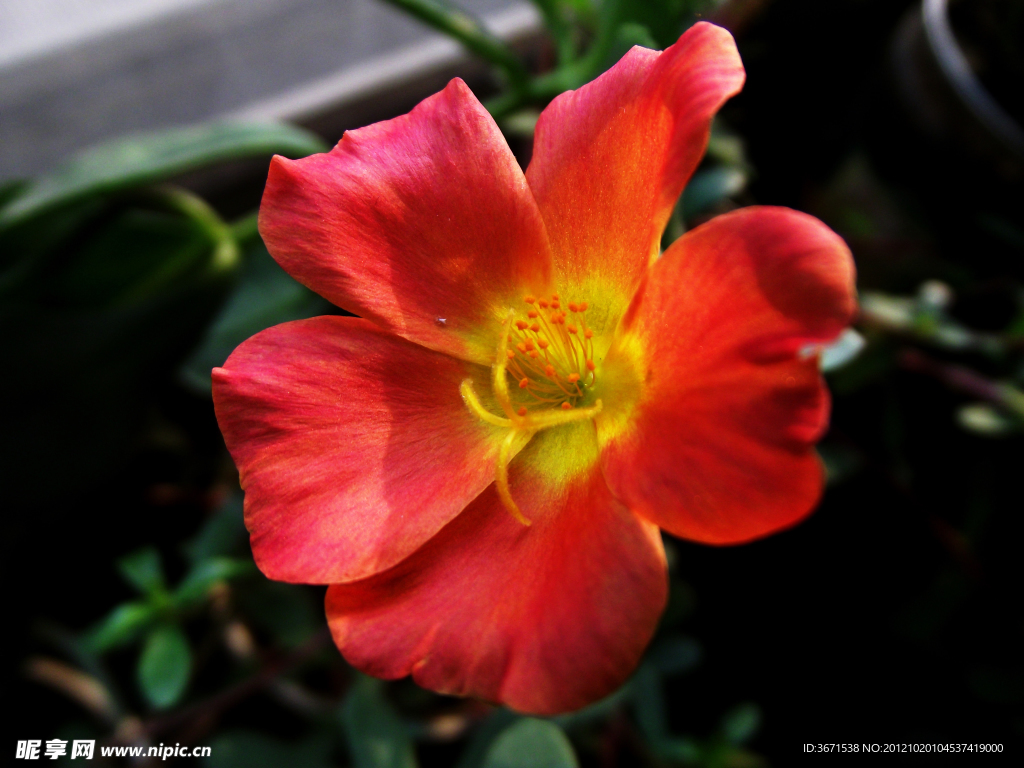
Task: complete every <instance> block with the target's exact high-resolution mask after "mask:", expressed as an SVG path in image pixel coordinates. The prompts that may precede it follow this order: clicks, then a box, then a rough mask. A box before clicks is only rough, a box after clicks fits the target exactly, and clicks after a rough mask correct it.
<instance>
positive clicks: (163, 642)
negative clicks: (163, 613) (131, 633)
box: [136, 624, 192, 709]
mask: <svg viewBox="0 0 1024 768" xmlns="http://www.w3.org/2000/svg"><path fill="white" fill-rule="evenodd" d="M191 669H192V651H191V649H190V648H189V645H188V638H186V637H185V633H184V632H182V630H181V627H179V626H178V625H177V624H165V625H163V626H160V627H157V628H156V629H154V630H153V631H152V632H150V633H149V637H148V638H146V645H145V646H144V647H143V649H142V655H141V656H139V666H138V669H137V670H136V672H137V675H136V677H137V680H138V684H139V690H141V691H142V694H143V696H145V698H146V701H148V702H149V703H150V705H152V706H154V707H157V708H159V709H163V708H165V707H169V706H171V705H173V704H175V703H176V702H177V701H178V700H179V699H180V698H181V696H182V694H183V693H185V686H186V685H187V684H188V678H189V674H190V672H191Z"/></svg>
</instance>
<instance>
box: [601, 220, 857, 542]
mask: <svg viewBox="0 0 1024 768" xmlns="http://www.w3.org/2000/svg"><path fill="white" fill-rule="evenodd" d="M855 310H856V303H855V298H854V268H853V261H852V258H851V256H850V252H849V249H848V248H847V247H846V245H845V244H844V243H843V241H842V240H841V239H840V238H839V236H838V235H836V234H835V233H834V232H832V231H831V230H829V229H828V228H827V227H826V226H825V225H824V224H822V223H821V222H820V221H818V220H817V219H814V218H812V217H810V216H807V215H805V214H802V213H798V212H796V211H791V210H788V209H784V208H746V209H743V210H740V211H736V212H734V213H731V214H727V215H724V216H720V217H718V218H716V219H714V220H712V221H711V222H709V223H708V224H705V225H704V226H702V227H699V228H697V229H695V230H693V231H691V232H689V233H687V234H686V235H684V236H683V237H682V238H681V239H680V240H679V241H677V242H676V243H675V244H674V245H673V246H672V247H671V248H670V249H669V250H668V251H667V252H666V253H665V255H664V256H663V257H662V258H661V259H660V260H659V261H658V262H657V263H655V264H654V265H653V266H652V267H651V270H650V273H649V274H648V276H647V278H646V280H645V282H644V285H643V287H642V289H641V290H640V291H639V292H638V294H637V296H636V298H635V299H634V302H633V304H632V305H631V306H630V309H629V312H628V313H627V315H626V317H625V318H624V322H623V328H622V334H621V335H620V337H619V338H618V339H617V340H616V342H615V344H614V346H613V349H612V351H611V352H610V354H609V356H608V358H607V360H606V367H608V368H610V369H611V368H614V367H615V366H621V367H623V368H626V369H632V374H631V375H632V376H633V378H634V379H635V381H636V382H637V384H636V389H637V392H638V393H639V394H638V396H637V399H636V401H635V402H633V403H632V404H631V406H630V408H631V410H630V413H629V416H628V418H619V419H618V420H616V419H613V418H608V419H604V420H601V419H599V421H598V434H599V436H600V438H601V441H602V445H603V462H604V472H605V477H606V478H607V480H608V483H609V486H610V487H611V489H612V491H613V493H615V495H616V496H617V497H618V498H619V499H621V500H622V501H623V502H624V503H625V504H627V505H629V506H630V508H632V509H634V510H635V511H637V512H638V513H640V514H643V515H644V516H646V517H647V518H648V519H649V520H652V521H654V522H656V523H658V525H660V526H661V527H662V528H664V529H666V530H668V531H670V532H671V533H673V534H675V535H677V536H681V537H683V538H688V539H693V540H696V541H702V542H707V543H713V544H727V543H735V542H742V541H748V540H750V539H754V538H757V537H760V536H764V535H766V534H769V533H772V532H774V531H776V530H779V529H782V528H785V527H787V526H789V525H792V524H794V523H796V522H797V521H799V520H800V519H802V518H803V517H804V516H806V515H807V514H809V513H810V511H811V510H812V509H813V508H814V506H815V505H816V503H817V501H818V499H819V497H820V494H821V490H822V479H823V478H822V469H821V466H820V462H819V460H818V458H817V456H816V454H815V452H814V449H813V445H814V443H815V442H816V441H817V440H818V439H819V438H820V436H821V434H822V432H823V431H824V429H825V428H826V427H827V423H828V410H829V402H828V392H827V390H826V389H825V386H824V382H823V381H822V379H821V376H820V375H819V373H818V371H817V358H816V357H815V356H813V355H811V356H807V355H805V354H801V352H802V350H805V349H807V347H808V346H809V345H813V344H816V343H821V342H825V341H828V340H831V339H833V338H834V337H835V336H836V335H837V334H838V333H839V332H840V331H841V330H842V329H843V327H845V326H846V325H847V324H848V323H849V322H850V321H851V319H852V317H853V314H854V312H855ZM610 414H611V412H610Z"/></svg>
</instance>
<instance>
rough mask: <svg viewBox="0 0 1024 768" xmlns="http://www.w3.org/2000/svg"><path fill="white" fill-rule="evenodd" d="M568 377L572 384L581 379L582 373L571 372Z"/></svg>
mask: <svg viewBox="0 0 1024 768" xmlns="http://www.w3.org/2000/svg"><path fill="white" fill-rule="evenodd" d="M566 378H567V379H568V380H569V383H570V384H575V383H576V382H577V381H579V380H580V375H579V374H578V373H570V374H569V375H568V376H567V377H566Z"/></svg>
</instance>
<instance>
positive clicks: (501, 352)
mask: <svg viewBox="0 0 1024 768" xmlns="http://www.w3.org/2000/svg"><path fill="white" fill-rule="evenodd" d="M515 316H516V313H515V311H514V310H510V311H509V313H508V318H507V319H506V320H505V327H504V328H502V329H501V340H500V341H499V342H498V357H497V359H496V360H495V362H494V365H493V366H491V386H492V387H493V388H494V397H495V398H496V399H497V401H498V402H499V403H501V409H502V410H503V411H505V415H506V416H508V417H509V418H510V419H511V420H512V421H515V420H516V419H517V418H519V414H517V413H516V412H515V409H513V408H512V398H511V397H509V394H508V381H507V380H506V378H505V369H506V368H507V367H508V334H509V330H510V329H511V328H512V318H514V317H515Z"/></svg>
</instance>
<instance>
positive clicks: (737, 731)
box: [722, 702, 761, 745]
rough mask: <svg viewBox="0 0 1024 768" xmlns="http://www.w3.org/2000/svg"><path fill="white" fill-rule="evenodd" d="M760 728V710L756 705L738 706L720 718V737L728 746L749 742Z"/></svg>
mask: <svg viewBox="0 0 1024 768" xmlns="http://www.w3.org/2000/svg"><path fill="white" fill-rule="evenodd" d="M760 727H761V710H760V708H759V707H758V706H757V705H756V704H752V703H749V702H748V703H746V704H740V705H739V706H738V707H736V708H734V709H732V710H730V711H729V712H727V713H726V714H725V716H724V717H723V718H722V735H723V736H725V740H726V741H728V742H729V743H730V744H734V745H740V744H744V743H745V742H747V741H749V740H750V739H752V738H753V737H754V734H756V733H757V729H758V728H760Z"/></svg>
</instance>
